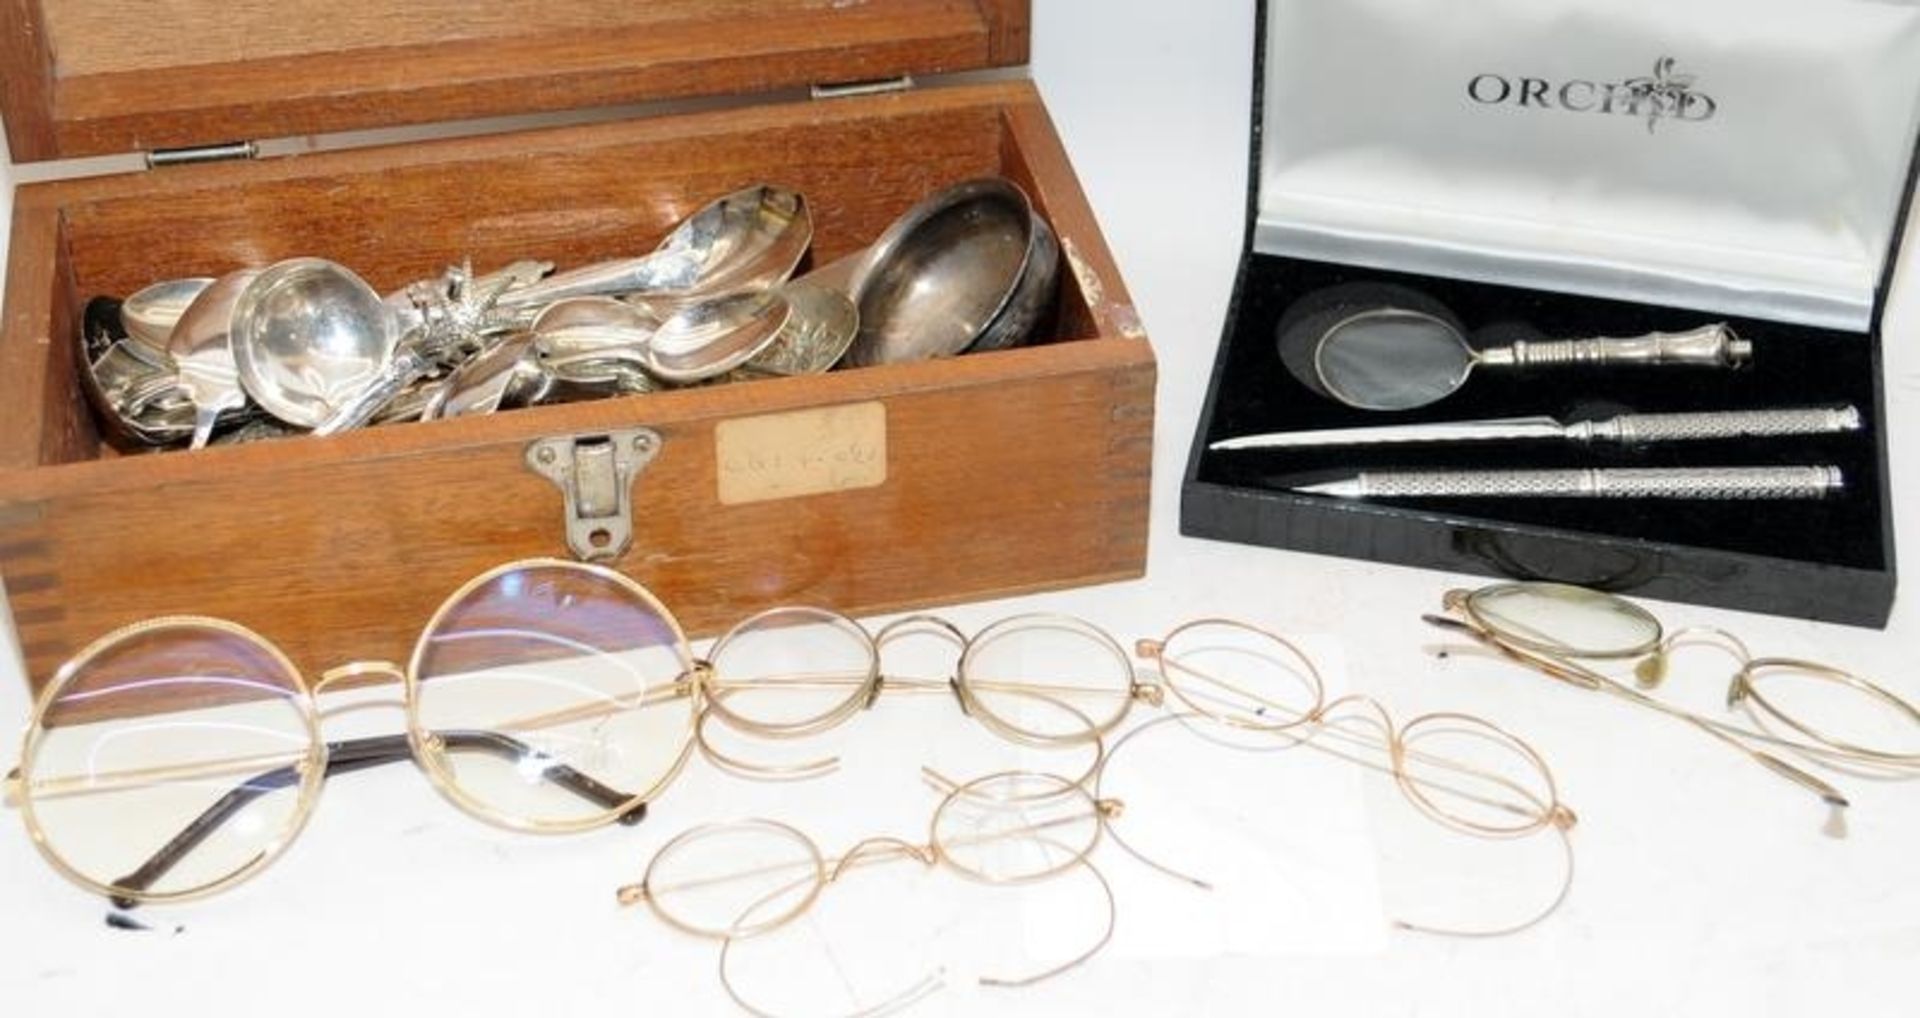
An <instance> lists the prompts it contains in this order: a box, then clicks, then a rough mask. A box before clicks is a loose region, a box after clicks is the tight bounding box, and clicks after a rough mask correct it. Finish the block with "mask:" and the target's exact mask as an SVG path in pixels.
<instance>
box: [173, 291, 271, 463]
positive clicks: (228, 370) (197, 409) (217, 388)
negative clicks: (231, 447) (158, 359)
mask: <svg viewBox="0 0 1920 1018" xmlns="http://www.w3.org/2000/svg"><path fill="white" fill-rule="evenodd" d="M259 275H260V273H259V272H258V271H257V270H254V269H240V270H238V271H235V272H229V273H227V274H226V275H224V276H221V277H220V278H219V279H218V280H216V281H215V282H214V283H213V284H212V285H211V286H208V287H207V288H206V289H205V290H203V291H201V293H200V295H199V296H198V297H196V298H194V301H193V303H192V304H191V305H189V306H188V307H187V310H186V312H185V313H184V314H182V315H181V316H180V321H179V323H178V324H177V325H175V326H174V327H173V330H172V333H171V335H170V336H169V337H168V339H167V353H169V354H170V355H172V357H173V363H174V364H175V365H176V366H177V367H178V368H179V371H180V384H181V387H182V388H184V389H185V390H186V393H187V397H188V398H189V399H191V400H192V401H193V408H194V414H193V440H192V442H191V444H190V445H189V448H193V449H204V448H206V445H207V442H208V440H210V439H211V438H212V437H213V426H214V424H215V423H217V422H218V421H219V419H220V414H221V412H222V411H224V410H229V409H233V408H237V407H240V406H242V405H244V404H245V403H246V401H247V393H246V391H245V390H244V389H243V388H242V387H241V384H240V378H239V374H238V370H237V367H236V357H235V351H234V345H233V342H232V331H233V326H234V324H235V323H236V322H237V321H238V310H239V305H240V302H241V300H242V297H243V295H244V294H245V293H246V292H247V291H248V290H249V289H250V288H251V287H252V284H253V283H254V281H255V279H256V278H257V277H258V276H259Z"/></svg>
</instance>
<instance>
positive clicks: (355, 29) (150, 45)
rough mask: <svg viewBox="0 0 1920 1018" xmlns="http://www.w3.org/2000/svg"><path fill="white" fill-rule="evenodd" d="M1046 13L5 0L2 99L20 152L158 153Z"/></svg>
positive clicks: (744, 67) (430, 118) (733, 1)
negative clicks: (171, 149) (159, 150)
mask: <svg viewBox="0 0 1920 1018" xmlns="http://www.w3.org/2000/svg"><path fill="white" fill-rule="evenodd" d="M1029 18H1030V13H1029V10H1028V3H1027V2H1026V0H875V2H853V3H849V2H846V0H648V2H646V3H630V4H606V3H592V2H588V0H559V2H533V0H501V2H497V3H492V4H485V5H476V4H469V3H454V2H451V0H427V2H401V0H362V2H357V3H353V4H350V5H342V4H337V3H336V4H288V3H280V2H274V0H227V2H224V3H206V2H199V0H195V2H184V3H171V4H166V5H152V6H141V5H134V6H128V5H126V4H123V3H113V2H108V0H63V2H61V3H55V4H47V3H40V2H31V0H0V29H3V30H5V34H4V35H0V100H4V102H5V105H4V106H3V107H0V109H4V111H5V114H6V122H7V128H8V140H9V142H10V143H11V145H12V151H13V156H14V158H15V159H16V160H22V161H25V160H34V159H47V158H56V157H73V156H81V155H99V154H106V153H114V152H127V151H151V150H154V149H159V148H173V147H182V146H191V145H206V144H213V143H218V142H224V141H236V140H249V139H251V140H259V139H264V138H278V137H288V136H293V135H300V134H315V133H323V132H330V131H344V130H353V129H358V128H368V127H381V126H390V125H395V124H411V123H429V122H434V121H443V120H453V119H464V118H472V117H485V116H498V115H505V114H514V113H528V112H535V111H543V110H564V109H578V108H583V107H591V106H608V105H618V104H622V103H633V102H641V101H647V100H655V99H665V98H676V97H685V96H695V95H739V94H751V93H757V92H766V91H770V90H775V89H781V88H790V87H796V86H806V85H809V84H819V83H828V82H841V81H856V80H864V79H869V78H881V77H892V76H896V75H900V74H907V73H913V74H931V73H938V72H945V71H959V70H971V69H976V68H980V67H987V66H1002V65H1010V64H1018V63H1023V62H1025V60H1026V56H1027V50H1028V47H1027V42H1026V40H1027V25H1028V21H1029ZM54 54H58V57H59V59H58V60H55V59H53V55H54Z"/></svg>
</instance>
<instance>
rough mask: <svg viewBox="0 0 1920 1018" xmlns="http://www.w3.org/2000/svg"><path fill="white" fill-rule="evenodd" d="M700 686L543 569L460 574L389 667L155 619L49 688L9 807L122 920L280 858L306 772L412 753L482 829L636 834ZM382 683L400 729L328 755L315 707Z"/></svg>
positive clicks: (557, 568)
mask: <svg viewBox="0 0 1920 1018" xmlns="http://www.w3.org/2000/svg"><path fill="white" fill-rule="evenodd" d="M699 681H700V678H699V674H698V672H697V670H696V667H695V664H694V661H693V657H692V654H691V651H690V649H689V648H688V645H687V641H686V637H685V635H684V634H683V633H682V632H681V629H680V626H679V623H678V622H676V621H675V620H674V618H673V616H672V615H671V614H670V613H669V612H668V611H667V609H666V608H665V607H664V606H663V605H661V604H660V602H659V601H658V600H657V599H655V598H654V596H653V595H652V594H651V593H649V592H648V591H647V590H646V588H644V587H642V586H641V585H640V584H638V583H636V582H634V581H633V580H631V579H628V578H627V577H625V576H623V575H621V574H620V573H617V572H615V571H613V570H610V569H605V568H602V567H599V566H592V565H584V564H580V563H575V562H565V561H560V560H550V559H537V560H528V561H521V562H513V563H509V564H506V565H503V566H500V567H498V568H495V569H492V570H489V571H487V572H485V573H482V574H481V575H479V576H477V577H475V578H473V579H472V580H470V581H468V582H467V583H466V584H464V585H463V586H461V587H460V589H458V590H456V591H455V592H454V593H453V594H452V595H451V596H449V597H448V598H447V599H446V601H445V602H443V603H442V604H441V605H440V607H439V609H438V610H437V611H435V612H434V613H433V616H432V617H431V618H430V619H429V620H428V622H427V624H426V627H425V628H424V629H423V630H422V632H421V634H420V637H419V640H418V641H417V642H416V644H415V646H414V650H413V654H412V656H411V658H410V660H409V662H408V664H407V666H406V667H404V668H402V667H400V666H399V665H396V664H392V663H388V662H358V663H354V664H350V665H346V666H343V667H340V668H336V669H333V670H331V671H329V672H327V673H326V674H324V675H323V676H321V678H320V679H319V680H318V681H317V682H312V683H309V681H308V680H307V679H306V677H305V676H303V675H302V674H301V673H300V672H299V670H298V669H297V668H296V667H295V666H294V665H293V663H292V661H290V660H289V659H288V658H287V656H286V655H285V654H284V653H282V652H281V651H280V650H279V649H278V648H276V647H274V646H273V644H271V643H269V642H268V641H267V640H266V639H265V638H263V637H261V636H260V635H259V634H257V633H255V632H253V631H252V630H249V629H247V628H245V627H243V626H240V625H236V624H234V623H232V622H226V621H222V620H219V619H212V618H205V617H195V616H176V617H168V618H160V619H153V620H150V621H146V622H140V623H136V624H134V625H130V626H127V627H125V628H122V629H119V630H116V631H114V632H112V633H108V634H107V635H105V636H103V637H101V638H100V639H98V640H96V641H94V642H93V643H92V644H91V645H89V646H88V647H86V648H85V649H84V650H82V651H81V652H80V653H79V654H78V655H76V656H75V657H74V658H73V659H72V660H70V661H68V662H67V663H66V664H65V665H63V666H62V667H61V668H60V669H59V671H58V672H57V673H56V674H55V675H54V677H53V679H52V680H51V681H50V682H49V683H48V684H47V686H46V688H45V689H44V690H43V691H42V692H41V694H40V696H39V697H38V699H37V701H36V703H35V705H34V710H33V716H32V719H31V721H30V723H29V725H28V727H27V733H26V739H25V742H24V744H23V746H22V749H21V753H20V766H19V768H18V769H17V770H16V771H15V772H14V773H13V774H12V775H10V776H9V783H8V792H9V801H10V802H11V803H13V804H16V805H17V806H18V807H19V809H20V811H21V815H22V817H23V819H24V820H25V822H26V826H27V830H28V833H29V834H30V836H31V837H32V839H33V842H34V844H35V846H36V847H37V848H38V849H39V850H40V852H41V854H42V855H43V856H45V857H46V859H47V860H48V862H50V863H51V864H52V865H53V866H54V868H55V869H57V870H58V871H59V872H60V873H61V874H63V875H64V876H66V877H67V878H69V879H70V880H72V881H74V882H75V883H77V884H79V885H81V886H82V887H85V888H87V889H89V890H92V891H95V892H98V893H101V894H104V895H107V896H108V897H109V898H111V899H112V900H113V901H114V902H115V903H116V904H119V905H121V906H123V907H127V906H131V905H133V904H134V903H136V902H161V901H177V900H182V899H188V898H193V897H197V896H201V895H205V894H210V893H213V892H216V891H219V890H222V889H225V888H227V887H230V886H232V885H233V884H235V883H237V882H239V881H241V880H243V879H245V878H246V877H248V876H251V875H252V874H254V873H257V872H259V871H260V870H261V869H262V868H263V867H265V866H266V865H267V864H268V863H270V862H272V861H273V860H274V859H276V858H277V857H278V856H279V855H280V854H281V852H282V851H283V850H284V849H285V848H286V847H287V845H288V844H289V843H290V842H291V841H292V840H293V838H294V836H295V835H296V834H298V833H299V831H300V829H301V828H302V826H303V825H304V824H305V822H306V819H307V817H308V816H309V814H310V813H311V812H312V810H313V807H314V805H315V803H316V802H317V801H318V799H319V794H320V788H321V784H322V782H323V781H324V779H326V778H327V777H329V776H331V775H334V774H341V773H345V772H348V771H355V770H362V769H365V768H369V767H374V766H379V765H382V764H388V763H396V762H400V761H404V760H409V759H410V760H413V761H415V762H416V763H417V764H418V765H419V766H420V767H421V769H422V770H424V771H425V772H426V774H427V777H428V779H429V780H431V781H432V783H433V784H434V786H435V787H436V788H437V789H439V791H440V792H441V793H443V794H444V795H445V796H446V797H447V798H448V799H450V800H451V801H452V802H453V803H454V804H455V805H456V806H458V807H460V808H461V809H463V810H465V811H467V812H468V813H471V814H473V815H475V816H478V817H480V818H482V819H485V820H488V821H491V822H493V823H496V824H500V825H503V826H507V827H511V828H516V829H520V830H526V831H537V832H570V831H580V830H586V829H589V828H594V827H599V826H602V825H605V824H610V823H616V822H618V823H626V824H632V823H636V822H638V821H639V820H640V819H641V817H642V816H643V815H644V813H645V809H646V803H647V801H648V800H649V799H650V798H652V797H653V796H654V795H656V794H657V793H658V792H659V791H660V790H661V789H662V788H664V787H665V786H666V784H667V783H668V782H669V781H671V780H672V778H673V777H674V775H675V774H676V773H678V771H679V769H680V768H681V766H682V765H683V764H684V763H685V761H686V759H687V757H688V755H689V752H690V750H691V747H692V745H693V732H692V729H693V716H694V713H695V712H696V710H697V708H698V703H699ZM381 682H398V683H400V684H401V685H402V687H403V689H404V697H405V710H406V721H407V727H406V732H405V734H404V735H392V736H377V737H372V738H361V739H347V740H340V741H334V742H328V741H326V740H325V739H324V738H323V736H322V734H321V717H322V714H323V711H322V709H321V706H320V703H319V700H320V696H321V694H323V693H326V692H329V691H333V690H345V689H346V688H348V687H355V686H365V685H372V684H377V683H381Z"/></svg>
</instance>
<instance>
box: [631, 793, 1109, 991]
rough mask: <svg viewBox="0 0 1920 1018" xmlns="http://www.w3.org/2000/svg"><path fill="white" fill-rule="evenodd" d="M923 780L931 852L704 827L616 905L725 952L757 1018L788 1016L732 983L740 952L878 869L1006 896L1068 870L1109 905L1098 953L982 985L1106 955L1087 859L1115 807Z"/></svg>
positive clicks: (918, 987)
mask: <svg viewBox="0 0 1920 1018" xmlns="http://www.w3.org/2000/svg"><path fill="white" fill-rule="evenodd" d="M922 773H923V776H925V777H926V778H927V780H928V782H929V783H930V784H932V785H934V786H935V787H936V788H937V789H939V790H941V791H943V792H944V793H945V794H944V796H943V797H942V798H941V800H940V802H939V804H938V805H937V806H935V807H934V810H933V814H932V819H931V820H930V821H929V823H928V833H927V837H926V840H925V841H922V842H910V841H906V840H903V839H900V838H894V837H886V836H881V837H872V838H866V839H863V840H861V841H859V842H857V843H856V844H854V845H853V847H852V848H850V849H848V850H847V851H846V852H845V853H843V854H841V855H839V856H837V857H833V858H829V857H827V856H826V855H825V854H824V853H822V852H821V851H820V848H819V846H818V845H817V844H816V843H815V842H814V841H813V839H812V838H809V837H808V836H807V835H806V834H804V833H802V832H801V831H800V830H798V829H797V828H794V827H792V826H789V825H787V824H785V823H781V822H779V821H776V820H769V819H758V818H756V819H748V820H738V821H731V822H726V823H716V824H705V825H702V826H699V827H694V828H691V829H689V830H687V831H685V832H683V833H682V834H680V835H678V836H676V837H675V838H673V839H672V840H671V841H669V842H667V843H666V844H665V845H663V846H662V847H661V848H660V849H659V850H658V851H656V852H655V853H654V855H653V858H652V859H651V860H650V861H649V862H648V863H647V868H646V872H645V874H644V875H643V876H642V878H641V880H640V882H639V883H636V884H629V885H627V886H625V887H622V888H620V889H619V892H618V897H619V900H620V903H621V904H623V905H636V904H641V903H644V904H645V905H646V906H647V907H648V908H649V909H651V910H652V911H653V913H654V914H655V915H656V916H658V917H659V918H660V919H661V920H662V921H664V922H666V923H667V924H668V925H670V926H672V927H674V928H676V929H679V930H681V931H684V932H687V933H691V934H694V935H696V936H701V937H707V938H710V939H714V940H718V941H720V942H721V948H720V963H719V972H720V980H721V983H722V984H723V986H724V987H725V989H726V991H727V993H728V994H729V995H730V996H731V997H732V998H733V999H734V1001H735V1002H736V1003H738V1004H739V1005H740V1006H741V1007H743V1008H745V1009H746V1010H748V1011H749V1012H751V1013H754V1014H769V1013H785V1012H783V1011H773V1010H769V1009H767V1008H765V1007H763V1006H761V1005H759V1004H756V1003H755V1002H753V1001H751V1000H749V999H748V995H747V994H746V993H744V992H743V991H742V989H741V988H740V985H739V983H738V981H737V980H736V978H735V972H734V969H733V965H734V962H733V947H734V945H735V944H736V943H738V942H740V941H743V940H746V939H749V938H752V937H756V936H760V935H763V934H767V933H770V932H772V931H774V930H777V929H780V928H782V927H785V926H787V925H788V924H790V923H793V922H794V921H795V920H797V919H799V918H800V917H801V916H803V915H805V914H806V913H807V911H808V910H809V909H811V908H812V907H813V906H814V904H815V903H816V902H817V901H819V900H820V897H821V896H822V894H824V893H825V891H826V890H827V888H828V887H830V886H833V885H834V884H837V883H838V882H839V881H840V880H841V879H842V878H843V877H845V876H846V875H847V874H848V873H850V872H853V871H855V870H858V869H860V868H862V867H867V866H872V865H877V864H881V863H888V862H901V861H911V862H916V863H919V864H920V865H922V866H924V867H927V868H929V869H943V870H945V871H948V872H951V873H953V874H955V875H957V876H960V877H961V878H963V879H966V880H970V881H974V882H977V883H981V884H989V885H998V886H1006V885H1018V884H1031V883H1036V882H1039V881H1044V880H1050V879H1053V878H1056V877H1059V876H1061V875H1063V874H1065V873H1067V872H1069V871H1082V872H1085V873H1087V874H1089V875H1091V877H1092V878H1093V880H1094V881H1095V883H1096V884H1097V886H1098V888H1099V890H1100V892H1101V895H1102V896H1103V899H1104V901H1105V915H1104V917H1103V918H1102V919H1101V921H1100V924H1099V933H1098V935H1097V936H1096V937H1095V938H1094V940H1093V942H1092V943H1091V944H1089V945H1087V946H1086V947H1085V948H1084V949H1083V950H1082V951H1081V952H1080V953H1078V954H1077V955H1075V956H1074V957H1073V958H1071V959H1069V960H1067V961H1065V962H1061V963H1057V964H1054V965H1051V966H1048V967H1047V968H1045V969H1044V970H1042V971H1037V972H1030V973H1025V974H1021V975H1015V976H983V977H981V979H980V982H981V984H982V985H985V986H1002V987H1017V986H1028V985H1032V984H1034V983H1038V982H1041V981H1043V980H1046V979H1050V978H1052V977H1054V976H1057V975H1059V974H1061V973H1063V972H1066V971H1068V970H1070V969H1072V968H1075V967H1077V966H1079V965H1081V964H1083V963H1084V962H1086V961H1087V960H1088V959H1089V958H1092V957H1093V956H1094V955H1095V954H1097V953H1099V951H1100V949H1101V948H1103V947H1105V946H1106V944H1107V942H1108V941H1109V940H1110V939H1111V938H1112V935H1113V928H1114V921H1115V917H1116V914H1117V906H1116V904H1115V901H1114V897H1113V890H1112V887H1111V886H1110V885H1108V883H1107V881H1106V878H1105V877H1104V876H1102V875H1101V874H1100V871H1099V870H1098V869H1096V868H1095V867H1094V866H1093V864H1092V862H1091V861H1090V859H1089V857H1090V856H1091V855H1092V853H1093V851H1094V848H1095V847H1096V846H1097V845H1098V843H1099V841H1100V835H1101V832H1102V830H1103V829H1104V828H1105V826H1106V823H1107V821H1108V819H1110V818H1111V817H1113V816H1115V815H1117V814H1118V813H1119V812H1120V809H1121V806H1120V803H1119V802H1118V801H1116V800H1110V799H1109V800H1101V799H1095V798H1094V797H1093V796H1092V795H1090V794H1089V793H1088V792H1087V791H1086V789H1085V788H1084V787H1083V786H1081V785H1079V784H1076V783H1074V782H1072V781H1070V780H1068V779H1065V778H1061V777H1058V776H1056V775H1052V774H1044V773H1039V772H1034V771H1002V772H999V773H995V774H989V775H986V776H983V777H979V778H976V779H974V780H971V781H967V782H965V783H955V782H953V781H951V780H949V779H947V778H945V777H943V776H941V775H939V774H937V773H935V772H933V771H931V770H926V769H923V771H922ZM940 985H941V975H940V973H939V972H938V971H935V972H932V973H928V974H926V975H924V976H922V977H921V978H919V979H918V980H915V981H913V982H911V983H908V984H906V985H905V986H904V988H902V989H900V990H898V991H895V992H894V993H892V994H891V995H889V996H888V997H887V998H886V999H884V1000H882V1001H880V1002H878V1003H871V1004H867V1005H865V1006H862V1007H860V1008H859V1009H858V1010H857V1013H859V1014H880V1013H890V1012H892V1011H894V1010H896V1009H898V1008H900V1007H903V1006H905V1005H907V1004H910V1003H913V1002H915V1001H917V1000H920V999H921V998H923V997H925V996H927V995H928V994H930V993H932V992H933V991H934V990H937V989H938V988H939V987H940Z"/></svg>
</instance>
